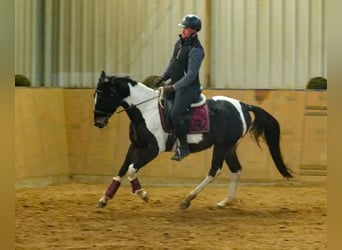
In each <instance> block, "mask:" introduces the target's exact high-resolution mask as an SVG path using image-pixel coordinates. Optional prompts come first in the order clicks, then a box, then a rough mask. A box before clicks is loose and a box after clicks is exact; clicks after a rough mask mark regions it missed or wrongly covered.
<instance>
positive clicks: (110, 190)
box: [105, 180, 121, 199]
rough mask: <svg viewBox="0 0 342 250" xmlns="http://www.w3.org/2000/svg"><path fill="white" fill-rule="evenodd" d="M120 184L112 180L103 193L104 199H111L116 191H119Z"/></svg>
mask: <svg viewBox="0 0 342 250" xmlns="http://www.w3.org/2000/svg"><path fill="white" fill-rule="evenodd" d="M120 184H121V183H120V181H116V180H113V181H112V183H111V184H110V185H109V187H108V188H107V190H106V192H105V196H106V198H110V199H112V198H113V196H114V194H115V193H116V191H117V190H118V189H119V187H120Z"/></svg>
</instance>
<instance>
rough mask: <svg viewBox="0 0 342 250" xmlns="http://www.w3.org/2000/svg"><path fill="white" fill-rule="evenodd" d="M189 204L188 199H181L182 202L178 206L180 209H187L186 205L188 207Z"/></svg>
mask: <svg viewBox="0 0 342 250" xmlns="http://www.w3.org/2000/svg"><path fill="white" fill-rule="evenodd" d="M190 204H191V202H190V201H182V203H181V204H180V205H179V206H180V208H181V209H187V208H188V207H190Z"/></svg>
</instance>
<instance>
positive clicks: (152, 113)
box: [125, 83, 167, 152]
mask: <svg viewBox="0 0 342 250" xmlns="http://www.w3.org/2000/svg"><path fill="white" fill-rule="evenodd" d="M129 91H130V96H128V97H127V98H125V101H126V102H127V103H129V104H133V105H138V106H137V108H138V109H139V110H140V112H141V113H142V115H143V117H144V119H145V122H146V126H147V129H148V130H149V131H150V132H151V133H152V134H153V135H154V136H155V138H156V140H157V142H158V147H159V152H164V151H165V143H166V140H167V133H165V132H164V130H163V128H162V124H161V120H160V117H159V110H158V108H157V107H158V98H157V97H158V96H159V92H158V91H155V90H153V89H150V88H147V87H146V86H145V85H144V84H142V83H138V84H137V85H135V86H132V85H131V84H129ZM151 93H152V98H153V97H156V98H155V99H151ZM133 100H134V103H133ZM145 101H146V102H145ZM141 102H144V103H141ZM140 103H141V104H140Z"/></svg>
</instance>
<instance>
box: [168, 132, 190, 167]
mask: <svg viewBox="0 0 342 250" xmlns="http://www.w3.org/2000/svg"><path fill="white" fill-rule="evenodd" d="M176 135H177V137H178V139H179V142H180V146H179V147H177V149H176V153H175V154H174V156H172V157H171V159H172V160H174V161H180V160H182V159H183V158H184V157H186V156H188V155H189V154H190V150H189V146H188V142H187V139H186V133H185V134H180V133H176Z"/></svg>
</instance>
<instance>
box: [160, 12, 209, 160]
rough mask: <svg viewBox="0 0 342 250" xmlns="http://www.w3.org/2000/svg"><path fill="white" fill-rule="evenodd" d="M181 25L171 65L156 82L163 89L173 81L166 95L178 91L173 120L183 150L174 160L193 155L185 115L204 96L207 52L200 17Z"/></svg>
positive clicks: (171, 115)
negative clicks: (202, 69) (202, 80)
mask: <svg viewBox="0 0 342 250" xmlns="http://www.w3.org/2000/svg"><path fill="white" fill-rule="evenodd" d="M178 26H180V27H182V33H181V34H180V35H179V39H178V40H177V42H176V44H175V47H174V51H173V54H172V57H171V59H170V62H169V65H168V66H167V68H166V70H165V72H164V73H163V74H162V76H161V77H157V78H156V79H155V81H154V84H155V85H156V86H160V85H161V83H162V82H163V81H166V80H168V79H171V82H170V84H168V85H166V86H164V87H163V90H164V93H165V94H168V93H173V92H174V104H173V107H172V110H171V113H170V120H171V123H172V125H173V128H174V133H175V135H176V136H177V138H178V139H179V142H180V147H178V148H177V150H176V153H175V155H174V156H172V158H171V159H172V160H176V161H180V160H182V159H183V158H184V157H186V156H187V155H189V153H190V151H189V147H188V143H187V131H188V127H189V121H188V120H187V119H185V116H186V115H187V114H188V112H189V108H190V105H191V103H193V102H194V101H195V100H198V99H199V97H200V95H201V91H202V87H201V84H200V80H199V69H200V66H201V64H202V61H203V58H204V49H203V47H202V45H201V43H200V41H199V39H198V37H197V32H199V31H200V30H201V26H202V24H201V19H200V18H199V17H198V16H196V15H192V14H190V15H186V16H185V17H184V18H183V20H182V22H181V23H179V24H178Z"/></svg>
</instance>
